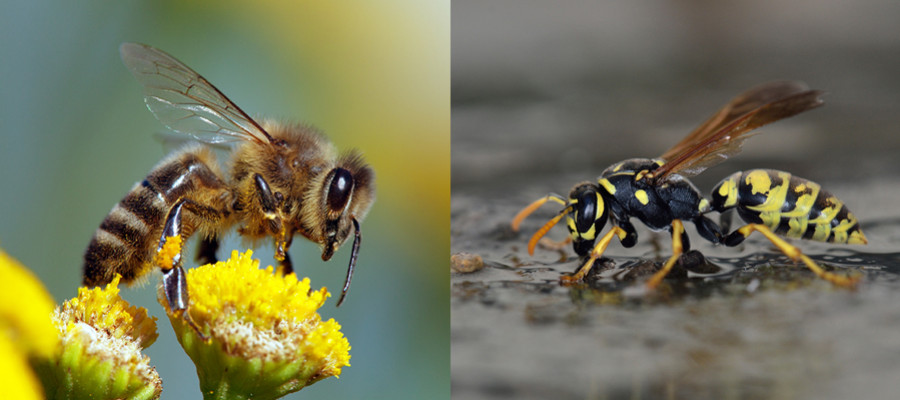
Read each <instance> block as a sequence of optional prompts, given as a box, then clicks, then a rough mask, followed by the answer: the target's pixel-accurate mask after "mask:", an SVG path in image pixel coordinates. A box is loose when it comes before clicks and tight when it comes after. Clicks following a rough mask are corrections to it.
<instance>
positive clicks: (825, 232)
mask: <svg viewBox="0 0 900 400" xmlns="http://www.w3.org/2000/svg"><path fill="white" fill-rule="evenodd" d="M710 205H711V206H712V209H713V210H716V211H719V212H722V211H725V210H727V209H730V208H732V207H735V208H737V211H738V214H739V215H740V216H741V218H742V219H743V220H744V221H746V222H749V223H757V224H763V225H765V226H767V227H769V229H771V230H772V231H774V232H775V233H778V234H780V235H783V236H786V237H790V238H802V239H809V240H816V241H820V242H830V243H849V244H865V243H866V237H865V235H864V234H863V233H862V230H861V229H860V227H859V222H858V221H857V219H856V216H854V215H853V213H851V212H850V210H849V209H847V207H846V206H845V205H844V203H843V202H841V201H840V200H839V199H838V198H837V197H835V196H834V195H832V194H831V193H828V192H827V191H825V190H822V188H821V186H819V184H817V183H815V182H812V181H809V180H806V179H803V178H798V177H796V176H792V175H791V174H790V173H787V172H783V171H775V170H762V169H757V170H750V171H744V172H737V173H734V174H732V175H731V176H729V177H728V178H725V180H723V181H722V182H720V183H719V184H718V185H716V187H715V188H713V190H712V201H711V204H710Z"/></svg>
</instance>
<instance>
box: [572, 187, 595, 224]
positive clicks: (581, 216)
mask: <svg viewBox="0 0 900 400" xmlns="http://www.w3.org/2000/svg"><path fill="white" fill-rule="evenodd" d="M575 216H576V217H575V227H576V228H577V229H578V232H587V231H589V230H590V229H591V226H592V225H594V221H596V219H597V217H598V216H597V196H596V195H594V193H586V194H585V195H584V196H581V198H580V199H578V208H577V212H576V213H575Z"/></svg>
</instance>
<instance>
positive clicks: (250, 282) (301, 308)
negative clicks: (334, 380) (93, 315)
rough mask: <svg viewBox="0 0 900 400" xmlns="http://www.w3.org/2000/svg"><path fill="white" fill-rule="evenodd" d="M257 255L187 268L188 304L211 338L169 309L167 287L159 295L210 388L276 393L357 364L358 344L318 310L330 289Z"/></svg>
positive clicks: (265, 395)
mask: <svg viewBox="0 0 900 400" xmlns="http://www.w3.org/2000/svg"><path fill="white" fill-rule="evenodd" d="M251 255H252V252H251V251H250V250H248V251H247V252H246V253H244V254H238V252H237V251H235V252H233V253H232V255H231V258H230V259H229V260H227V261H224V262H219V263H216V264H213V265H205V266H202V267H199V268H193V269H191V270H189V271H188V272H187V276H186V279H187V286H188V293H189V295H190V299H191V302H190V306H189V308H188V312H189V314H190V318H191V319H192V320H193V321H194V322H195V323H196V324H197V326H199V327H200V328H201V329H202V330H204V332H203V333H204V335H206V336H208V337H209V340H203V339H202V338H201V337H200V336H199V335H198V333H197V332H195V331H194V330H193V329H191V328H190V326H189V325H188V324H187V323H186V322H185V320H184V318H183V317H180V316H178V315H173V314H172V313H171V311H170V310H168V302H167V301H166V300H165V296H164V295H163V293H162V290H161V288H160V296H159V302H160V303H161V304H162V305H163V306H165V307H166V309H167V311H169V320H170V321H171V322H172V326H173V328H174V329H175V332H176V336H177V337H178V340H179V341H180V342H181V345H182V347H184V349H185V351H186V352H187V354H188V355H189V356H190V357H191V359H192V360H193V361H194V364H195V365H196V366H197V373H198V376H199V377H200V388H201V390H202V391H203V394H204V396H209V398H222V397H221V396H222V395H223V393H228V394H229V395H228V398H248V397H251V396H252V397H253V398H254V399H270V398H271V399H274V398H278V397H281V396H284V395H286V394H288V393H292V392H295V391H298V390H300V389H302V388H303V387H305V386H307V385H310V384H312V383H313V382H316V381H318V380H321V379H324V378H327V377H329V376H339V375H340V373H341V368H342V367H344V366H349V365H350V363H349V361H350V354H349V350H350V344H349V343H348V342H347V339H346V338H344V336H343V334H342V333H341V332H340V325H339V324H338V323H337V322H335V321H334V320H333V319H330V320H328V321H324V322H323V321H322V319H321V317H320V316H319V314H318V312H317V310H318V309H319V307H321V306H322V304H324V303H325V299H326V298H327V297H328V296H330V295H329V293H328V291H327V290H326V289H325V288H322V289H320V290H317V291H313V290H311V289H310V283H309V279H308V278H304V279H303V280H299V281H298V280H297V277H296V276H295V275H294V274H290V275H286V276H284V275H281V274H276V273H274V270H273V268H272V267H271V266H269V267H267V268H266V269H259V261H258V260H253V259H252V258H251Z"/></svg>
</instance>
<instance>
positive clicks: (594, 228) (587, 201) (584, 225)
mask: <svg viewBox="0 0 900 400" xmlns="http://www.w3.org/2000/svg"><path fill="white" fill-rule="evenodd" d="M567 207H570V208H571V211H570V212H569V213H568V214H566V226H567V227H568V228H569V234H570V235H571V236H572V245H573V247H574V248H575V253H578V255H580V256H583V255H585V254H588V253H590V252H591V249H592V248H593V246H594V241H595V240H596V239H597V234H598V233H600V231H601V230H603V227H604V226H605V225H606V219H607V217H608V215H609V213H608V211H607V208H606V203H605V202H604V199H603V195H602V194H601V193H600V190H599V189H598V187H597V185H595V184H592V183H582V184H579V185H577V186H575V188H573V189H572V191H571V192H570V193H569V201H568V205H567Z"/></svg>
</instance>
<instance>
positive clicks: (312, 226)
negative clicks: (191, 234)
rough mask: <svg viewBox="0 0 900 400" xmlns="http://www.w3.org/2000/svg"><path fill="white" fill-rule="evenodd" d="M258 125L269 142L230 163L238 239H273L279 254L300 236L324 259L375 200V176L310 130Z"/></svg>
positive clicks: (248, 147) (248, 146) (251, 146)
mask: <svg viewBox="0 0 900 400" xmlns="http://www.w3.org/2000/svg"><path fill="white" fill-rule="evenodd" d="M263 126H264V127H265V129H266V130H267V132H268V133H269V134H270V135H271V136H272V138H273V140H274V142H273V143H271V144H269V143H264V144H261V143H253V142H248V143H244V144H242V145H241V146H240V147H239V148H238V149H236V154H235V156H234V158H233V160H234V162H233V165H232V177H233V178H234V181H235V185H236V187H237V190H236V192H237V194H238V195H237V199H236V201H235V207H234V208H235V211H236V212H238V213H243V218H239V220H242V221H244V225H243V226H242V227H241V228H240V229H241V234H243V235H245V236H247V237H249V238H251V239H261V238H264V237H266V236H273V237H275V240H276V251H279V246H281V245H283V244H285V242H286V243H287V244H289V243H290V240H291V237H293V235H294V234H295V233H299V234H300V235H303V236H304V237H305V238H307V239H309V240H311V241H313V242H315V243H318V244H320V245H322V246H323V252H322V259H323V260H328V259H330V258H331V256H332V255H333V254H334V251H335V250H337V249H338V247H340V245H341V244H342V243H343V242H344V241H345V240H346V239H347V237H348V236H349V235H350V233H351V232H352V231H353V228H354V226H353V222H352V221H353V220H354V219H355V220H357V221H359V220H362V218H363V217H365V214H366V213H367V212H368V210H369V207H370V206H371V204H372V202H373V201H374V199H375V190H374V173H373V172H372V170H371V168H369V167H368V165H366V164H365V163H364V161H363V159H362V157H361V156H360V155H359V154H358V153H355V152H351V153H348V154H345V155H338V154H337V152H336V150H335V149H334V146H333V145H332V144H331V143H329V142H327V141H326V140H324V139H323V138H322V136H321V135H320V134H319V133H318V132H317V131H316V130H315V129H314V128H311V127H308V126H303V125H280V124H275V123H271V122H268V123H267V122H264V123H263Z"/></svg>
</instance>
